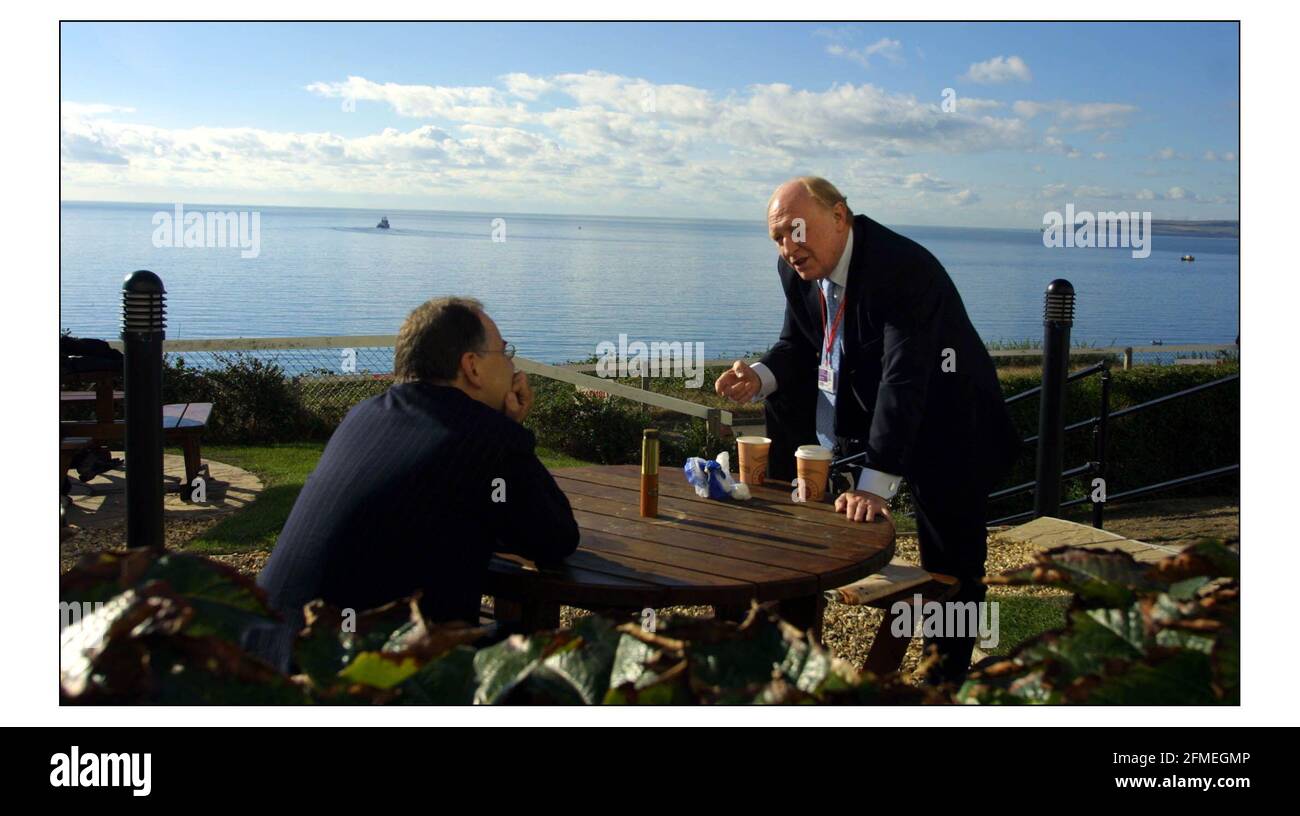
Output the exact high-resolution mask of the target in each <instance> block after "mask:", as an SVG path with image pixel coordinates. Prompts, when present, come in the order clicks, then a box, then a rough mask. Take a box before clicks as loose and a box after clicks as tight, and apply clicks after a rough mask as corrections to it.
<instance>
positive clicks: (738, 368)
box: [713, 360, 763, 402]
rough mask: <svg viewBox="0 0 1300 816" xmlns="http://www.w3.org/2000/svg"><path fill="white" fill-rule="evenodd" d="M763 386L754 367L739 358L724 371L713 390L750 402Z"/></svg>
mask: <svg viewBox="0 0 1300 816" xmlns="http://www.w3.org/2000/svg"><path fill="white" fill-rule="evenodd" d="M762 386H763V382H762V380H760V379H759V378H758V374H757V373H755V371H754V369H752V368H750V367H749V366H748V365H747V364H746V363H745V361H744V360H737V361H736V362H735V363H734V364H732V366H731V368H729V369H727V370H726V371H724V372H722V376H721V377H719V378H718V381H717V382H715V383H714V384H713V390H714V391H717V392H718V394H719V395H721V396H724V397H727V398H728V399H731V400H734V401H736V402H749V401H750V400H752V399H753V398H754V395H755V394H757V393H758V389H759V388H761V387H762Z"/></svg>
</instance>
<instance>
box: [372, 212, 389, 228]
mask: <svg viewBox="0 0 1300 816" xmlns="http://www.w3.org/2000/svg"><path fill="white" fill-rule="evenodd" d="M375 229H388V216H386V215H385V216H384V217H383V218H381V219H379V223H378V224H376V225H375Z"/></svg>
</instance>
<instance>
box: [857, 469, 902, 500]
mask: <svg viewBox="0 0 1300 816" xmlns="http://www.w3.org/2000/svg"><path fill="white" fill-rule="evenodd" d="M902 483H903V477H902V476H895V475H893V474H892V473H882V472H881V471H879V470H872V469H871V468H863V469H862V475H861V476H859V477H858V490H862V491H865V492H867V493H875V494H876V495H877V496H880V497H881V498H882V499H892V498H894V496H895V494H897V493H898V488H899V486H900V485H901V484H902Z"/></svg>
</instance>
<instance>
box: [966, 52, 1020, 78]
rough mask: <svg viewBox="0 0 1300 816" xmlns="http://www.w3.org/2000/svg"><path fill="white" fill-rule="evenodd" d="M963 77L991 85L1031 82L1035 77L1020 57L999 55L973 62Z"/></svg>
mask: <svg viewBox="0 0 1300 816" xmlns="http://www.w3.org/2000/svg"><path fill="white" fill-rule="evenodd" d="M962 78H963V79H966V80H969V81H970V82H978V83H981V84H985V85H989V84H996V83H1000V82H1011V81H1012V80H1016V81H1019V82H1029V81H1030V80H1032V79H1033V74H1031V73H1030V71H1029V66H1028V65H1026V64H1025V61H1024V60H1022V59H1021V58H1020V57H1016V56H1011V57H1003V56H997V57H994V58H993V59H990V60H985V61H984V62H974V63H971V66H970V68H969V69H967V71H966V74H965V76H963V77H962Z"/></svg>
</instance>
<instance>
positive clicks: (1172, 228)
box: [1151, 218, 1241, 238]
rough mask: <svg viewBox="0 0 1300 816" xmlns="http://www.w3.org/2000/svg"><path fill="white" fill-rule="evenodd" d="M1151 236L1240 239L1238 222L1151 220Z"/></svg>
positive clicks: (1239, 223)
mask: <svg viewBox="0 0 1300 816" xmlns="http://www.w3.org/2000/svg"><path fill="white" fill-rule="evenodd" d="M1151 232H1152V234H1153V235H1169V236H1178V235H1195V236H1197V237H1199V238H1240V237H1241V222H1240V221H1169V220H1161V219H1158V218H1156V219H1152V221H1151Z"/></svg>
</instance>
